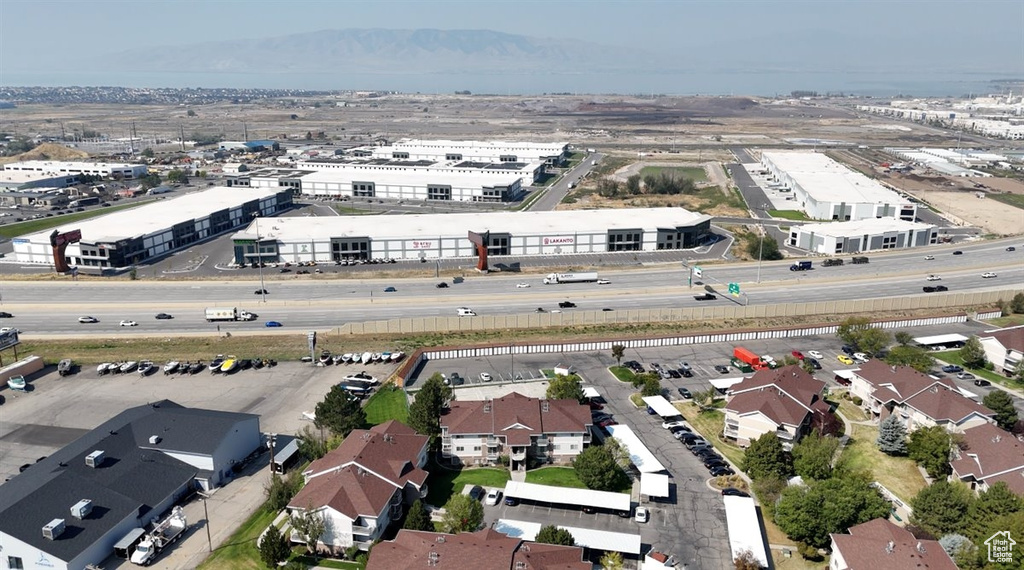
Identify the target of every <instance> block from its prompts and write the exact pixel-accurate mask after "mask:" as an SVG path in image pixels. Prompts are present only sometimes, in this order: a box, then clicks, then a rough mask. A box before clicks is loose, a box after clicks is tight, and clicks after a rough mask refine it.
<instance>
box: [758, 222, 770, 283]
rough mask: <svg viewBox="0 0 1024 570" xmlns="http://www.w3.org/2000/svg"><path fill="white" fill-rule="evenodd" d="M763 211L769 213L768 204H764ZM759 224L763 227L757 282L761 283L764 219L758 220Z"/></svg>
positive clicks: (759, 247)
mask: <svg viewBox="0 0 1024 570" xmlns="http://www.w3.org/2000/svg"><path fill="white" fill-rule="evenodd" d="M762 209H763V210H764V211H765V214H767V213H768V204H764V205H763V206H762ZM758 223H759V225H760V227H761V242H760V244H759V245H758V246H757V282H758V283H760V282H761V258H762V257H764V219H763V218H758Z"/></svg>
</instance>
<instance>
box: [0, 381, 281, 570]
mask: <svg viewBox="0 0 1024 570" xmlns="http://www.w3.org/2000/svg"><path fill="white" fill-rule="evenodd" d="M261 443H262V437H261V435H260V424H259V416H255V415H252V414H240V413H232V412H220V411H215V410H202V409H196V408H185V407H182V406H180V405H178V404H176V403H174V402H171V401H168V400H163V401H160V402H154V403H152V404H148V405H145V406H138V407H135V408H129V409H127V410H125V411H123V412H121V413H120V414H118V415H117V416H115V417H113V418H111V419H110V420H108V421H106V422H104V423H103V424H101V425H100V426H99V427H97V428H96V429H94V430H92V431H90V432H88V433H86V434H85V435H83V436H82V437H80V438H78V439H76V440H75V441H73V442H71V443H69V444H68V445H66V446H64V447H63V448H61V449H60V450H58V451H56V452H55V453H53V454H51V455H50V456H49V457H46V458H44V459H42V460H40V461H39V462H37V463H35V464H33V465H32V466H31V467H29V468H28V469H26V470H25V471H24V472H22V473H20V474H18V475H15V476H14V477H13V478H12V479H11V480H9V481H7V482H6V483H4V484H3V485H0V549H2V556H3V560H4V562H5V564H4V566H3V568H10V569H12V570H13V569H22V568H48V569H57V570H84V569H85V568H89V567H94V565H97V564H99V563H101V562H103V560H104V559H106V558H107V557H108V556H110V555H111V554H112V553H113V551H114V545H115V544H117V542H118V541H119V540H120V539H121V538H122V537H124V536H125V535H126V534H128V533H129V532H131V531H132V530H133V529H136V528H145V527H147V526H148V525H149V524H150V523H151V522H153V521H154V520H156V519H157V518H159V517H162V516H163V515H164V514H165V513H166V512H167V511H168V510H169V509H171V508H172V507H173V506H174V505H176V504H179V503H181V502H182V501H184V500H185V499H186V498H187V497H189V496H191V495H192V494H193V493H194V492H195V491H196V490H205V491H210V490H212V489H214V488H216V487H218V486H220V485H222V484H223V483H225V482H226V481H227V480H229V479H230V477H231V469H232V467H233V466H234V465H238V464H240V463H241V462H242V461H243V460H244V459H245V458H246V457H248V456H249V455H250V454H251V453H253V452H254V451H256V450H257V449H258V448H259V447H260V445H261Z"/></svg>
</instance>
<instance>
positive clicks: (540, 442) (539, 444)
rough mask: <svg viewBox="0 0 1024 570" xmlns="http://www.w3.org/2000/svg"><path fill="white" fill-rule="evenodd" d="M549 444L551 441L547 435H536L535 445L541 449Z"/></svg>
mask: <svg viewBox="0 0 1024 570" xmlns="http://www.w3.org/2000/svg"><path fill="white" fill-rule="evenodd" d="M550 444H551V442H550V440H548V438H547V437H538V438H537V447H539V448H541V449H543V448H545V447H547V446H548V445H550Z"/></svg>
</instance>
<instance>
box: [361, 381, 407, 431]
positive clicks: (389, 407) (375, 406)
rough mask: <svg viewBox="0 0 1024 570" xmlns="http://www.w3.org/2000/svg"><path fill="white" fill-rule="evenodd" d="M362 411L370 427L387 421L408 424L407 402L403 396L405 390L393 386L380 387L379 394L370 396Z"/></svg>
mask: <svg viewBox="0 0 1024 570" xmlns="http://www.w3.org/2000/svg"><path fill="white" fill-rule="evenodd" d="M363 410H364V411H365V412H366V421H367V423H369V424H370V425H377V424H382V423H384V422H386V421H388V420H398V421H400V422H402V423H404V424H408V423H409V400H408V399H407V398H406V396H405V390H402V389H401V388H399V387H397V386H395V385H393V384H389V385H387V386H384V387H382V388H381V389H380V391H379V392H377V393H376V394H374V395H373V396H370V399H369V400H368V401H367V402H366V407H364V408H363Z"/></svg>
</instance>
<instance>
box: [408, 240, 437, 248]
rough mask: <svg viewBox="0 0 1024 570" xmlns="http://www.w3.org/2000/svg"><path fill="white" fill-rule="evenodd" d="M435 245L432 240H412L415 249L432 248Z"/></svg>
mask: <svg viewBox="0 0 1024 570" xmlns="http://www.w3.org/2000/svg"><path fill="white" fill-rule="evenodd" d="M433 246H434V242H432V241H414V242H412V248H413V249H430V248H431V247H433Z"/></svg>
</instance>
